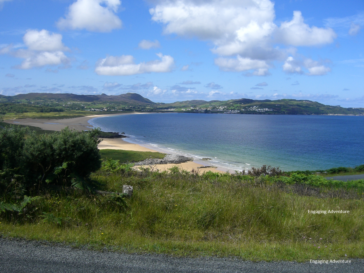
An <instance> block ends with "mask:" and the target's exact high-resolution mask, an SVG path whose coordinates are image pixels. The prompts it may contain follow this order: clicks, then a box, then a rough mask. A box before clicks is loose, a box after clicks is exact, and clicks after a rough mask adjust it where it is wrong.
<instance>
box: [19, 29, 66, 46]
mask: <svg viewBox="0 0 364 273" xmlns="http://www.w3.org/2000/svg"><path fill="white" fill-rule="evenodd" d="M23 41H24V43H25V44H26V45H27V46H28V48H29V49H30V50H34V51H64V50H68V48H67V47H65V46H64V45H63V43H62V35H61V34H57V33H49V31H47V30H45V29H43V30H41V31H37V30H28V31H27V32H26V33H25V35H24V37H23Z"/></svg>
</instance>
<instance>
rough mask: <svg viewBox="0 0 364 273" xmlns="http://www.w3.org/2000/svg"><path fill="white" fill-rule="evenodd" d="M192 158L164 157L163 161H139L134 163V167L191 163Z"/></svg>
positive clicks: (181, 156) (152, 159)
mask: <svg viewBox="0 0 364 273" xmlns="http://www.w3.org/2000/svg"><path fill="white" fill-rule="evenodd" d="M192 160H193V158H191V157H186V156H183V155H166V156H165V157H164V158H163V159H155V158H149V159H146V160H143V161H139V162H136V163H134V165H135V166H140V165H158V164H169V163H173V164H179V163H184V162H187V161H192Z"/></svg>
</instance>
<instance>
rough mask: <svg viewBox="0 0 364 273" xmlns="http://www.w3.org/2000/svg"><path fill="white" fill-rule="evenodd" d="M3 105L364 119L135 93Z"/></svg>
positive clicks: (284, 103) (284, 105) (285, 106)
mask: <svg viewBox="0 0 364 273" xmlns="http://www.w3.org/2000/svg"><path fill="white" fill-rule="evenodd" d="M0 102H2V103H12V104H17V105H18V106H17V107H16V109H18V110H19V111H20V110H22V111H23V110H24V111H25V110H26V109H28V108H29V105H31V106H34V107H41V108H39V109H38V110H39V111H50V110H52V109H55V110H57V111H60V110H62V111H68V110H89V111H120V110H123V111H124V110H127V111H148V112H161V111H162V112H163V111H168V112H171V111H174V112H189V113H229V114H265V115H330V114H332V115H364V108H344V107H340V106H339V105H337V106H330V105H324V104H322V103H318V102H315V101H309V100H293V99H281V100H253V99H247V98H241V99H234V100H227V101H219V100H212V101H205V100H187V101H177V102H174V103H155V102H153V101H151V100H149V99H147V98H144V97H143V96H141V95H139V94H136V93H127V94H121V95H117V96H108V95H106V94H101V95H76V94H68V93H66V94H53V93H30V94H21V95H16V96H2V95H0ZM20 104H21V105H20ZM26 105H28V106H26ZM2 107H3V108H4V109H5V104H3V106H2ZM42 107H43V108H42ZM44 107H48V108H44ZM0 108H1V105H0ZM6 109H12V106H11V105H6ZM14 109H15V108H14ZM0 110H1V109H0ZM29 110H30V108H29ZM4 111H5V110H4ZM9 111H10V110H9ZM14 111H15V110H14ZM52 111H53V110H52ZM0 112H1V111H0Z"/></svg>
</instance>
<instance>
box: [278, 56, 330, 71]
mask: <svg viewBox="0 0 364 273" xmlns="http://www.w3.org/2000/svg"><path fill="white" fill-rule="evenodd" d="M303 68H306V69H307V70H308V73H306V74H307V75H310V76H320V75H325V74H327V73H328V72H330V71H331V69H330V68H329V67H327V66H325V65H323V64H322V63H321V62H318V61H314V60H312V59H308V58H307V59H304V60H303V61H301V60H296V59H294V58H293V57H292V56H290V57H288V58H287V60H286V61H285V63H284V65H283V70H284V71H285V72H286V73H292V74H293V73H296V74H303V73H304V71H303Z"/></svg>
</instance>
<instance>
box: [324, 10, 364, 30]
mask: <svg viewBox="0 0 364 273" xmlns="http://www.w3.org/2000/svg"><path fill="white" fill-rule="evenodd" d="M353 24H355V25H359V26H363V25H364V12H362V13H359V14H356V15H352V16H347V17H341V18H328V19H326V20H325V25H326V26H327V27H331V28H338V29H349V28H350V27H351V26H352V25H353Z"/></svg>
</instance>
